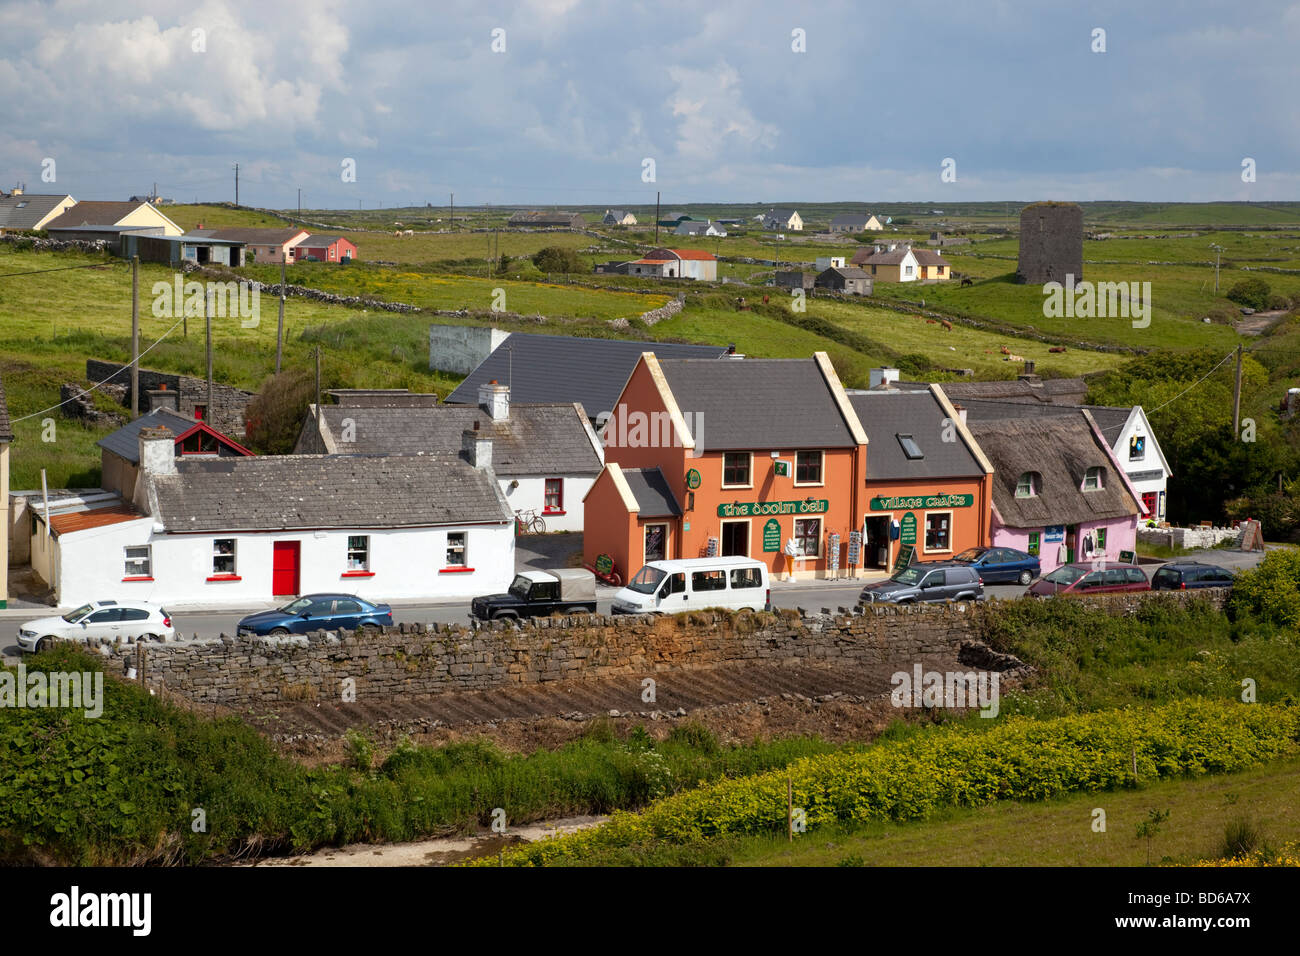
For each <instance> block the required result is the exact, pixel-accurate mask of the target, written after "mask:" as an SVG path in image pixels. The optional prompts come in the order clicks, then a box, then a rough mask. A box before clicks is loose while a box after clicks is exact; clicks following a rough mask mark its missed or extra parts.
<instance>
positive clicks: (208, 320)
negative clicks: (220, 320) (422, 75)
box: [203, 288, 212, 422]
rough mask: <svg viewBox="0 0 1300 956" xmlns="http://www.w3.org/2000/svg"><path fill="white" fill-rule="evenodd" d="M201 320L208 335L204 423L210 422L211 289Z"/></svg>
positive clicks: (204, 300)
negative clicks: (206, 393)
mask: <svg viewBox="0 0 1300 956" xmlns="http://www.w3.org/2000/svg"><path fill="white" fill-rule="evenodd" d="M203 320H204V325H205V327H206V328H207V333H208V407H207V408H206V409H205V410H204V412H203V420H204V421H205V422H211V421H212V289H210V288H209V289H208V294H207V295H206V296H204V299H203Z"/></svg>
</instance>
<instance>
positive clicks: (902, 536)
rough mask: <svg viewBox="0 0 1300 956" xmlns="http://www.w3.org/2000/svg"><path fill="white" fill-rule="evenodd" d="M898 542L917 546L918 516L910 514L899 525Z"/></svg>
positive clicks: (904, 516)
mask: <svg viewBox="0 0 1300 956" xmlns="http://www.w3.org/2000/svg"><path fill="white" fill-rule="evenodd" d="M898 529H899V530H898V540H899V541H901V542H902V543H903V544H916V515H914V514H912V512H910V511H909V512H908V513H907V514H905V515H903V520H902V521H900V522H899V523H898Z"/></svg>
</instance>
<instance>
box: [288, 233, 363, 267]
mask: <svg viewBox="0 0 1300 956" xmlns="http://www.w3.org/2000/svg"><path fill="white" fill-rule="evenodd" d="M294 252H295V253H296V255H295V257H294V261H295V262H312V261H317V262H353V261H355V260H356V258H357V247H356V246H355V245H354V244H353V242H352V240H350V239H347V238H345V237H343V236H308V237H307V238H306V239H303V240H302V241H301V242H299V243H298V244H297V245H296V246H294Z"/></svg>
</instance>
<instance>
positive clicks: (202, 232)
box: [191, 226, 311, 263]
mask: <svg viewBox="0 0 1300 956" xmlns="http://www.w3.org/2000/svg"><path fill="white" fill-rule="evenodd" d="M191 235H196V236H211V237H212V238H213V239H228V240H233V241H235V242H242V243H243V244H244V245H245V247H246V248H247V251H248V252H250V253H252V261H253V262H271V263H281V262H293V261H294V259H295V258H296V256H297V255H298V246H299V244H300V243H301V242H302V241H303V240H305V239H307V238H309V237H310V236H311V233H309V232H308V231H307V230H306V229H297V228H294V227H292V226H291V227H289V228H287V229H204V228H202V227H199V228H198V229H195V230H194V231H193V232H192V233H191Z"/></svg>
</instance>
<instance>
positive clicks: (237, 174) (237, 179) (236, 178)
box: [235, 163, 239, 206]
mask: <svg viewBox="0 0 1300 956" xmlns="http://www.w3.org/2000/svg"><path fill="white" fill-rule="evenodd" d="M235 205H236V206H238V205H239V163H235Z"/></svg>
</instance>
